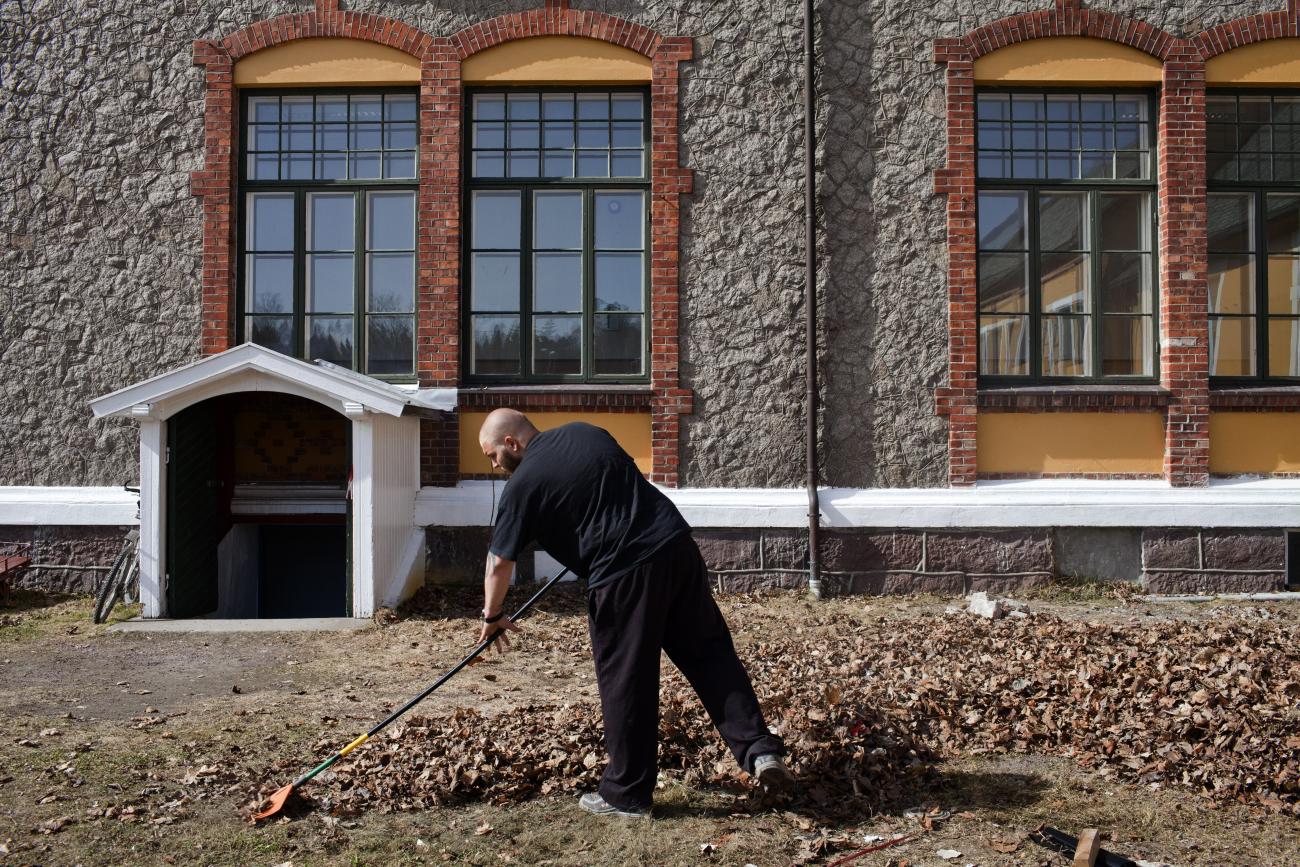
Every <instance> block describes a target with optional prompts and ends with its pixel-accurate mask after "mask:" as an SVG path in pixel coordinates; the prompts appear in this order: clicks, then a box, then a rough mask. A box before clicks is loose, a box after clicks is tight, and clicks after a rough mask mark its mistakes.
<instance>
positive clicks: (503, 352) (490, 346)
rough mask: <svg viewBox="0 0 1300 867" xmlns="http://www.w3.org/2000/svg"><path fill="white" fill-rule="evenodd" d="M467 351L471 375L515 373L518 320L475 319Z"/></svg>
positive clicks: (485, 317) (517, 371) (517, 352)
mask: <svg viewBox="0 0 1300 867" xmlns="http://www.w3.org/2000/svg"><path fill="white" fill-rule="evenodd" d="M471 351H472V353H473V356H472V358H471V361H470V366H471V369H472V370H473V371H474V372H475V373H481V374H494V373H498V374H499V373H515V374H517V373H519V317H518V316H475V317H474V319H473V346H472V349H471Z"/></svg>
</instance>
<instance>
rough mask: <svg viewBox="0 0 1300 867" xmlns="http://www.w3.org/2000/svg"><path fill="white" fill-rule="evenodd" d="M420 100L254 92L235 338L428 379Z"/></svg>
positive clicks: (335, 92) (243, 103)
mask: <svg viewBox="0 0 1300 867" xmlns="http://www.w3.org/2000/svg"><path fill="white" fill-rule="evenodd" d="M418 99H419V97H418V94H417V93H416V91H415V90H413V89H407V88H403V89H395V88H382V89H367V90H357V89H350V88H349V89H341V88H334V89H313V90H256V91H247V92H245V93H243V94H241V99H240V107H241V112H242V113H241V117H242V119H243V122H242V123H241V125H240V128H241V135H240V150H239V195H238V197H237V202H238V205H237V207H238V243H237V248H236V249H237V260H236V261H237V265H236V280H237V286H238V292H237V296H236V298H237V302H236V315H237V327H236V333H237V337H238V339H239V340H240V341H250V342H253V343H258V344H260V345H263V346H267V347H269V348H272V349H275V350H277V351H279V352H283V353H284V354H286V355H292V356H294V357H297V358H304V359H307V360H316V359H321V360H324V361H329V362H331V363H334V364H338V365H341V366H343V367H347V368H349V369H352V370H356V371H359V372H361V373H365V374H367V375H369V376H373V377H375V378H377V379H382V380H386V381H393V382H413V381H414V380H415V339H416V338H415V332H416V320H415V311H416V281H417V275H418V273H419V267H418V256H417V250H416V248H417V232H416V225H417V223H416V220H417V211H418V185H417V179H416V176H417V152H418V141H419V121H418V116H419V111H418Z"/></svg>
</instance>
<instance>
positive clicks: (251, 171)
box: [248, 154, 280, 181]
mask: <svg viewBox="0 0 1300 867" xmlns="http://www.w3.org/2000/svg"><path fill="white" fill-rule="evenodd" d="M248 177H249V180H254V181H273V180H275V179H276V178H278V177H280V158H279V157H278V156H276V155H275V154H270V155H257V154H249V155H248Z"/></svg>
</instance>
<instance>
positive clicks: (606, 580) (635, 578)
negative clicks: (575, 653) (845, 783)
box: [479, 409, 794, 818]
mask: <svg viewBox="0 0 1300 867" xmlns="http://www.w3.org/2000/svg"><path fill="white" fill-rule="evenodd" d="M479 445H480V447H481V448H482V449H483V454H484V456H485V457H487V458H488V459H489V460H491V462H492V466H493V467H496V468H497V469H500V470H503V471H505V472H506V473H507V474H509V476H510V481H509V482H508V483H507V484H506V487H505V491H504V492H503V493H502V496H501V504H500V507H499V508H498V509H497V514H496V524H495V526H494V527H493V529H492V542H491V544H490V545H489V550H488V555H487V567H486V573H485V577H484V581H483V595H484V607H483V620H484V623H483V629H482V632H481V634H480V636H479V640H480V641H485V640H487V638H489V637H490V636H492V635H495V634H496V633H498V632H502V631H504V632H506V633H509V632H516V631H518V629H519V627H517V626H515V625H514V624H513V623H511V622H510V618H508V617H506V616H505V612H504V611H503V610H502V603H503V602H504V601H505V596H506V590H507V589H508V588H509V584H510V576H511V573H512V572H513V570H514V566H515V561H516V560H517V559H519V555H520V554H521V553H522V552H523V551H524V549H525V548H526V547H527V546H528V545H530V544H532V543H534V542H535V543H537V545H539V546H540V547H541V548H543V549H544V550H545V551H546V552H547V553H549V554H550V555H551V556H552V557H554V558H555V559H556V560H558V561H559V562H560V563H562V564H564V565H565V566H567V567H568V568H569V569H571V570H572V571H573V573H574V574H575V575H577V576H579V577H580V578H583V579H585V580H586V582H587V627H588V630H589V631H590V634H591V652H592V656H593V657H594V658H595V663H596V684H597V686H598V687H599V689H600V704H601V709H602V711H603V715H604V721H605V749H606V751H607V752H608V753H609V763H608V764H607V765H606V767H605V772H604V775H603V776H602V777H601V781H600V786H599V789H598V791H596V792H591V793H588V794H585V795H583V796H582V798H581V799H580V800H579V802H578V803H579V806H581V807H582V809H584V810H586V811H588V812H590V813H595V814H597V815H602V816H622V817H627V818H636V817H644V816H649V815H650V807H651V798H652V795H653V793H654V787H655V778H656V775H657V764H658V761H657V760H658V751H659V653H660V651H661V650H663V651H665V652H666V653H667V654H668V658H669V659H671V660H672V661H673V664H675V665H676V666H677V667H678V668H679V669H680V670H681V672H682V674H684V675H686V679H687V680H689V681H690V683H691V686H692V687H694V688H695V692H696V694H698V695H699V697H700V700H701V701H702V702H703V703H704V707H705V709H706V710H707V711H708V713H709V716H710V718H711V719H712V720H713V724H714V725H715V726H717V728H718V732H719V733H720V734H721V735H722V737H723V740H725V741H726V742H727V746H728V747H729V748H730V749H731V753H732V755H733V756H735V758H736V761H737V762H738V763H739V764H740V766H741V767H742V768H743V769H744V770H745V771H747V772H749V773H750V774H752V775H753V776H754V777H756V778H757V779H758V780H759V782H760V783H761V784H762V785H764V786H765V787H767V788H786V787H788V786H790V785H791V784H792V783H793V782H794V778H793V777H792V776H791V774H790V772H789V770H787V769H786V767H785V764H784V762H782V760H781V756H783V755H784V754H785V747H784V745H783V744H782V742H781V739H780V738H778V737H777V736H776V735H774V734H772V733H771V732H770V731H768V728H767V724H766V723H765V722H764V721H763V714H762V711H760V710H759V706H758V699H757V698H756V697H755V695H754V688H753V686H752V685H751V684H750V680H749V675H748V674H747V673H746V672H745V667H744V666H743V665H742V664H741V662H740V660H739V659H738V658H737V656H736V651H735V648H734V646H733V645H732V642H731V633H730V631H729V630H728V629H727V624H726V621H725V620H723V617H722V612H721V611H719V610H718V606H717V603H715V602H714V601H713V594H712V593H711V592H710V589H709V582H708V572H707V570H706V569H705V565H704V560H703V558H701V557H700V550H699V548H697V547H696V545H695V540H694V539H692V538H691V531H690V526H689V525H688V524H687V523H686V521H685V520H684V519H683V518H682V516H681V514H680V513H679V512H678V511H677V507H676V506H674V505H673V504H672V501H670V500H669V499H668V498H667V497H665V496H664V495H663V493H662V492H660V490H659V489H658V488H656V487H655V486H654V485H652V484H650V483H649V482H647V481H646V480H645V477H644V476H642V475H641V473H640V471H639V470H638V469H637V467H636V464H635V463H634V462H633V461H632V458H631V457H630V456H629V455H628V454H627V453H626V452H624V451H623V449H622V448H620V447H619V445H618V443H617V442H615V441H614V438H613V437H612V436H610V435H609V434H608V433H607V432H606V431H604V430H601V429H600V428H598V427H595V426H593V425H589V424H583V423H580V422H578V423H574V424H566V425H563V426H561V427H557V428H554V429H552V430H548V431H545V432H540V431H538V430H537V428H536V427H534V426H533V424H532V422H530V421H529V420H528V418H527V417H526V416H525V415H523V414H522V413H520V412H517V411H515V410H513V409H498V410H496V411H495V412H493V413H492V414H490V415H489V416H488V417H487V419H486V420H485V421H484V422H483V427H482V429H481V430H480V432H479ZM497 644H498V649H500V645H502V644H505V645H506V646H509V638H508V637H507V635H502V636H501V638H500V639H499V640H498V642H497Z"/></svg>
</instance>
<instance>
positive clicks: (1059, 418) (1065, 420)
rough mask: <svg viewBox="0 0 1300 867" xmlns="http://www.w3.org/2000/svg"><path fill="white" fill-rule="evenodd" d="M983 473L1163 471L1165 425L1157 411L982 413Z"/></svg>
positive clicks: (979, 440) (978, 424)
mask: <svg viewBox="0 0 1300 867" xmlns="http://www.w3.org/2000/svg"><path fill="white" fill-rule="evenodd" d="M976 448H977V449H978V452H977V455H978V457H977V458H976V463H975V465H976V468H977V469H978V471H979V472H981V473H1142V474H1157V473H1160V472H1163V471H1164V459H1165V452H1164V449H1165V425H1164V416H1163V415H1162V414H1161V413H1158V412H1131V413H1101V412H1038V413H1021V412H1008V413H981V414H980V416H979V418H978V419H977V420H976Z"/></svg>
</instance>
